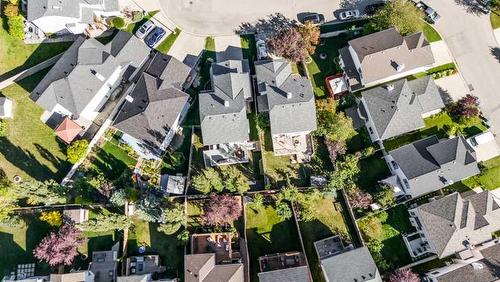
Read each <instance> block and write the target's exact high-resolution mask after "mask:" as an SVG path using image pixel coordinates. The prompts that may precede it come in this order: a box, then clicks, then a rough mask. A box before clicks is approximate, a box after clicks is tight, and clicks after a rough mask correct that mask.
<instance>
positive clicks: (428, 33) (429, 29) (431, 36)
mask: <svg viewBox="0 0 500 282" xmlns="http://www.w3.org/2000/svg"><path fill="white" fill-rule="evenodd" d="M422 31H423V32H424V36H425V38H426V39H427V41H428V42H429V43H432V42H436V41H441V40H442V38H441V36H440V35H439V33H438V32H437V31H436V29H435V28H434V27H433V26H432V25H430V24H428V23H425V24H424V28H423V30H422Z"/></svg>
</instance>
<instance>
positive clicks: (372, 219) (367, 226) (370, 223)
mask: <svg viewBox="0 0 500 282" xmlns="http://www.w3.org/2000/svg"><path fill="white" fill-rule="evenodd" d="M359 229H361V232H362V233H363V235H364V237H366V238H367V239H368V240H373V239H375V240H380V239H381V238H382V237H383V235H384V230H383V229H382V222H381V221H380V218H379V217H378V216H376V215H371V216H367V217H365V218H363V219H361V220H360V221H359Z"/></svg>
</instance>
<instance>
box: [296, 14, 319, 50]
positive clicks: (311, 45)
mask: <svg viewBox="0 0 500 282" xmlns="http://www.w3.org/2000/svg"><path fill="white" fill-rule="evenodd" d="M297 29H298V31H299V33H300V35H301V36H302V38H303V39H304V43H305V45H306V47H305V48H306V50H307V52H308V53H309V55H312V54H314V52H315V51H316V45H318V44H319V40H320V34H321V32H320V30H319V26H318V25H315V24H313V23H312V22H310V21H307V22H306V23H305V24H303V25H299V26H298V27H297Z"/></svg>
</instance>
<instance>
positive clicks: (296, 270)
mask: <svg viewBox="0 0 500 282" xmlns="http://www.w3.org/2000/svg"><path fill="white" fill-rule="evenodd" d="M258 276H259V281H260V282H281V281H287V282H309V281H310V280H309V270H308V269H307V266H306V265H303V266H298V267H291V268H285V269H278V270H271V271H266V272H260V273H259V274H258Z"/></svg>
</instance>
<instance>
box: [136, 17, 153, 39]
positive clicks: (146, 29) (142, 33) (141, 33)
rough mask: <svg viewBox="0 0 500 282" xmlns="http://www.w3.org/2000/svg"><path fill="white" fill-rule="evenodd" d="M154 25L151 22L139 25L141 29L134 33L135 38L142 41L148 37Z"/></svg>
mask: <svg viewBox="0 0 500 282" xmlns="http://www.w3.org/2000/svg"><path fill="white" fill-rule="evenodd" d="M155 27H156V26H155V24H154V23H153V22H152V21H147V22H145V23H143V24H142V25H141V27H140V28H139V29H138V30H137V31H136V32H135V36H137V37H138V38H140V39H143V38H144V37H146V35H148V34H149V33H150V32H151V31H152V30H153V29H154V28H155Z"/></svg>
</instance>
